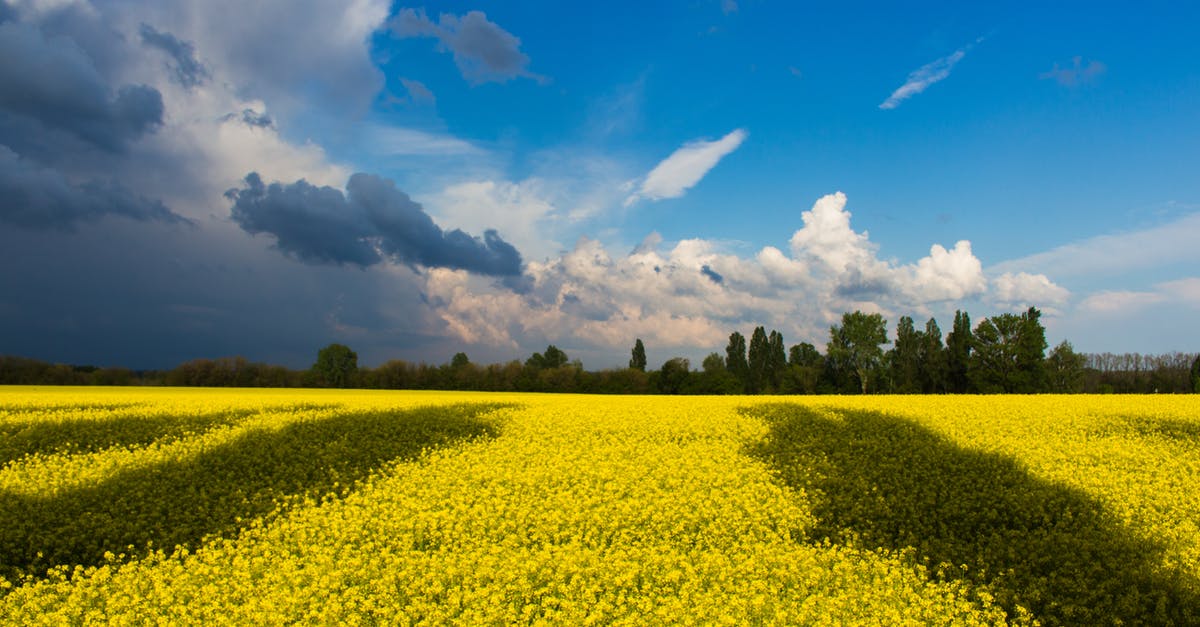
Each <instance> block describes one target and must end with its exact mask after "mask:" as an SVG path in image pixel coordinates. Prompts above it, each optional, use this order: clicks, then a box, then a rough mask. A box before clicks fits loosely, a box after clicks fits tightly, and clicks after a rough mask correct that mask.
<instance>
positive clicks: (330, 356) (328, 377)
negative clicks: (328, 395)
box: [312, 344, 358, 388]
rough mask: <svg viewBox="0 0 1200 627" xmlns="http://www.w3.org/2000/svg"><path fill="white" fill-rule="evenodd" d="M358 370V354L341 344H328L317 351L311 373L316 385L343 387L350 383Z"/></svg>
mask: <svg viewBox="0 0 1200 627" xmlns="http://www.w3.org/2000/svg"><path fill="white" fill-rule="evenodd" d="M356 372H358V354H357V353H355V352H354V351H352V350H350V347H348V346H345V345H343V344H330V345H329V346H326V347H325V348H322V349H321V350H320V351H318V352H317V363H315V364H313V366H312V374H313V376H314V377H315V378H316V380H317V383H318V385H321V386H323V387H330V388H344V387H347V386H349V385H350V382H351V380H352V379H353V377H354V374H355V373H356Z"/></svg>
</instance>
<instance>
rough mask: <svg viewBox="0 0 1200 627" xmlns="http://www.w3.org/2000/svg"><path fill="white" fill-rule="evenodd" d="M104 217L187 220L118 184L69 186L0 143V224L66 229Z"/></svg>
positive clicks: (48, 170)
mask: <svg viewBox="0 0 1200 627" xmlns="http://www.w3.org/2000/svg"><path fill="white" fill-rule="evenodd" d="M106 215H116V216H123V217H126V218H131V219H134V220H140V221H158V222H165V223H168V224H191V221H190V220H188V219H187V218H184V217H183V216H180V215H178V214H176V213H174V212H172V211H171V210H170V209H168V208H167V207H166V206H165V205H163V204H162V202H160V201H157V200H151V199H148V198H145V197H143V196H140V195H138V194H135V193H134V192H132V191H130V190H129V189H127V188H126V187H124V186H122V185H121V184H119V183H116V182H107V183H105V182H99V181H91V182H87V183H83V184H80V185H74V184H72V183H71V182H70V181H68V180H67V179H66V177H64V176H63V175H62V174H61V173H59V172H58V171H56V170H53V169H49V168H43V167H38V166H37V165H35V164H33V163H31V162H29V161H28V160H25V159H22V158H20V157H19V156H18V155H17V154H16V153H15V152H13V151H12V150H9V149H8V148H7V147H6V146H3V145H0V222H7V223H9V224H13V225H16V226H19V227H24V228H32V229H56V230H67V231H69V230H72V229H73V228H74V227H75V226H76V225H77V224H78V223H80V222H87V221H93V220H96V219H99V218H100V217H102V216H106Z"/></svg>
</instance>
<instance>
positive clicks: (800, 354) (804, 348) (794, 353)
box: [788, 342, 821, 368]
mask: <svg viewBox="0 0 1200 627" xmlns="http://www.w3.org/2000/svg"><path fill="white" fill-rule="evenodd" d="M788 365H789V366H806V367H812V368H819V367H820V366H821V352H820V351H818V350H817V347H816V346H813V345H812V344H809V343H808V342H800V343H799V344H796V345H794V346H792V348H791V349H790V350H789V351H788Z"/></svg>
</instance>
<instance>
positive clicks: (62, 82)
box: [0, 22, 163, 152]
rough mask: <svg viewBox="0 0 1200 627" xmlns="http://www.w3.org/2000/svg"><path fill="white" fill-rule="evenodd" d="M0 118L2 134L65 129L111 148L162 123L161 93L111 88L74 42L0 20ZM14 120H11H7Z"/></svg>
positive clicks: (140, 87) (130, 86) (150, 89)
mask: <svg viewBox="0 0 1200 627" xmlns="http://www.w3.org/2000/svg"><path fill="white" fill-rule="evenodd" d="M0 58H3V59H21V62H19V63H2V64H0V84H2V85H4V89H0V116H11V117H10V119H9V120H0V122H3V121H6V122H8V123H7V124H4V126H7V127H8V129H9V130H8V132H7V133H5V134H6V135H7V134H11V133H19V134H22V135H35V136H36V135H38V134H41V133H44V132H45V131H47V130H48V131H57V132H65V133H68V134H70V135H72V136H75V137H77V138H79V139H81V140H83V141H85V142H88V143H89V144H91V145H93V146H96V147H99V148H101V149H104V150H107V151H112V152H117V151H121V150H123V149H124V148H125V147H126V146H127V145H128V144H129V143H130V142H132V141H134V140H136V139H138V138H140V137H142V136H143V135H145V134H146V133H149V132H152V131H154V130H155V129H157V128H158V127H159V126H161V125H162V121H163V100H162V95H161V94H160V93H159V91H158V90H156V89H154V88H153V87H149V86H146V85H138V84H126V85H121V86H119V87H117V88H116V89H113V88H112V87H110V84H109V82H108V80H106V79H105V77H103V76H102V75H101V73H100V72H99V71H98V70H97V67H96V63H95V61H94V59H93V58H92V57H91V56H89V54H88V53H87V52H85V51H84V49H83V48H82V47H80V46H79V45H78V44H77V43H76V42H75V41H74V40H72V39H69V38H67V37H65V36H50V37H47V36H46V35H45V34H44V33H43V32H42V31H41V30H40V29H38V28H37V27H35V26H33V25H29V24H25V23H18V22H5V23H3V24H0ZM13 118H15V119H13Z"/></svg>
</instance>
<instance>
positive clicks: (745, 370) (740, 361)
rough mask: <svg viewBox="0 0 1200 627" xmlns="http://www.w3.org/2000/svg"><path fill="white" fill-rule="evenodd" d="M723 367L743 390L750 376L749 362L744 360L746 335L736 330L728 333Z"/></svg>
mask: <svg viewBox="0 0 1200 627" xmlns="http://www.w3.org/2000/svg"><path fill="white" fill-rule="evenodd" d="M725 369H726V370H728V371H729V372H730V373H731V374H732V375H733V376H734V378H735V379H737V380H738V383H740V384H741V387H742V391H745V390H746V386H747V385H748V380H749V377H750V364H749V362H747V361H746V337H745V336H744V335H742V334H741V333H738V332H737V331H734V332H733V333H730V334H729V345H728V346H726V347H725Z"/></svg>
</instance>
